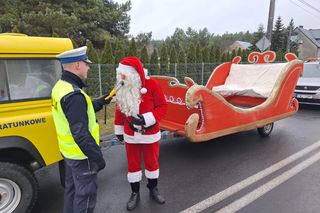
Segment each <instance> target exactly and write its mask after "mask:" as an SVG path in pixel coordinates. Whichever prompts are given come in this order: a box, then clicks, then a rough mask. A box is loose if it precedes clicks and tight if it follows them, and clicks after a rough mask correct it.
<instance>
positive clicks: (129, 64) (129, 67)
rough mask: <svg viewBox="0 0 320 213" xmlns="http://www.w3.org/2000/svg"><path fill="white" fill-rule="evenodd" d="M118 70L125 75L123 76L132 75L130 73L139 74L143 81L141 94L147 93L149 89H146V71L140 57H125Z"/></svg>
mask: <svg viewBox="0 0 320 213" xmlns="http://www.w3.org/2000/svg"><path fill="white" fill-rule="evenodd" d="M116 70H117V72H119V73H123V74H126V73H130V72H137V73H138V74H139V76H140V80H141V89H140V93H141V94H146V93H147V89H146V88H145V81H146V76H145V71H144V69H143V65H142V63H141V61H140V59H139V58H138V57H135V56H130V57H125V58H124V59H122V60H121V61H120V63H119V66H118V68H117V69H116Z"/></svg>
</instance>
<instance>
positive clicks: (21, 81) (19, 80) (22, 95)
mask: <svg viewBox="0 0 320 213" xmlns="http://www.w3.org/2000/svg"><path fill="white" fill-rule="evenodd" d="M0 61H1V62H3V63H4V67H5V70H6V73H7V77H8V85H9V100H21V99H35V98H48V97H50V94H51V89H52V87H53V86H54V84H55V83H56V81H57V80H58V79H59V77H60V75H61V64H60V62H59V61H58V60H54V59H44V60H40V59H22V60H0ZM1 79H2V78H1Z"/></svg>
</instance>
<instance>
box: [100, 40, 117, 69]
mask: <svg viewBox="0 0 320 213" xmlns="http://www.w3.org/2000/svg"><path fill="white" fill-rule="evenodd" d="M100 62H101V63H102V64H114V56H113V54H112V46H111V42H110V39H106V40H105V43H104V49H103V52H102V56H101V60H100Z"/></svg>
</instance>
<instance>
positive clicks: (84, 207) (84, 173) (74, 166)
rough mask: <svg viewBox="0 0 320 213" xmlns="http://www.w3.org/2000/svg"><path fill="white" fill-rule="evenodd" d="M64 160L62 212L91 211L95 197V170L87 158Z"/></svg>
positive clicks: (80, 212) (94, 203)
mask: <svg viewBox="0 0 320 213" xmlns="http://www.w3.org/2000/svg"><path fill="white" fill-rule="evenodd" d="M64 160H65V172H66V177H65V189H64V210H63V211H64V213H92V212H93V210H94V207H95V205H96V198H97V188H98V186H97V172H96V171H94V170H92V168H91V165H90V163H89V161H88V160H87V159H85V160H70V159H64Z"/></svg>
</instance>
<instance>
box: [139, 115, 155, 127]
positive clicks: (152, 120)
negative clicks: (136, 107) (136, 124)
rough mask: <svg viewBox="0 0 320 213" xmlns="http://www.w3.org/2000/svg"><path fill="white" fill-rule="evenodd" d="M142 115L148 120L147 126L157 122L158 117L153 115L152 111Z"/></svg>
mask: <svg viewBox="0 0 320 213" xmlns="http://www.w3.org/2000/svg"><path fill="white" fill-rule="evenodd" d="M142 116H143V118H144V121H145V122H146V125H144V126H145V127H149V126H152V125H153V124H155V123H156V119H155V117H154V116H153V113H152V112H147V113H144V114H142Z"/></svg>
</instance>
